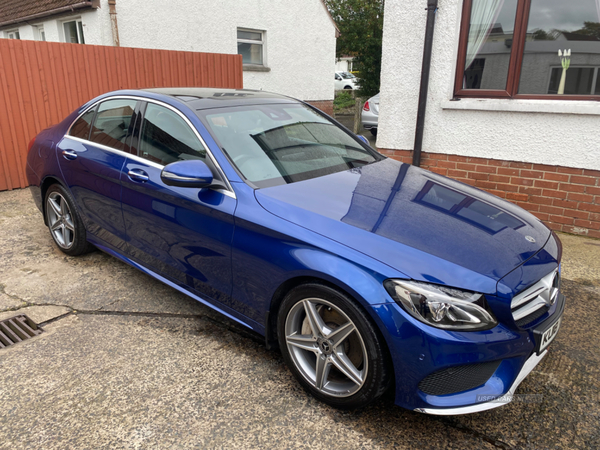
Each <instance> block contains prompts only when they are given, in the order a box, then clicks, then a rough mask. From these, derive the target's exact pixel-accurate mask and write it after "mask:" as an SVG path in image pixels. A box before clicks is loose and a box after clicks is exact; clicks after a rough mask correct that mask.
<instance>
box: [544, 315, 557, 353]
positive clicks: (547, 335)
mask: <svg viewBox="0 0 600 450" xmlns="http://www.w3.org/2000/svg"><path fill="white" fill-rule="evenodd" d="M561 321H562V318H560V319H558V320H557V321H556V323H555V324H554V325H552V326H551V327H550V328H548V329H547V330H546V331H544V334H542V339H541V341H540V349H539V350H538V354H540V353H542V352H543V351H544V349H545V348H546V347H548V345H549V344H550V342H552V341H553V340H554V338H555V337H556V335H557V334H558V329H559V328H560V322H561Z"/></svg>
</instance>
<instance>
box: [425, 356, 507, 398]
mask: <svg viewBox="0 0 600 450" xmlns="http://www.w3.org/2000/svg"><path fill="white" fill-rule="evenodd" d="M499 365H500V361H492V362H486V363H479V364H469V365H466V366H455V367H449V368H447V369H444V370H439V371H437V372H434V373H432V374H430V375H428V376H426V377H425V378H423V379H422V380H421V382H420V383H419V389H421V390H422V391H423V392H425V393H426V394H428V395H448V394H456V393H458V392H462V391H468V390H470V389H475V388H476V387H479V386H481V385H483V384H485V383H486V382H487V380H489V379H490V377H491V376H492V375H493V374H494V372H495V371H496V370H497V369H498V366H499Z"/></svg>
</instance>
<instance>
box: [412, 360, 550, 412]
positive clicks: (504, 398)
mask: <svg viewBox="0 0 600 450" xmlns="http://www.w3.org/2000/svg"><path fill="white" fill-rule="evenodd" d="M547 354H548V350H546V351H544V352H543V353H542V354H540V355H537V354H535V353H534V354H533V355H531V356H530V357H529V359H528V360H527V361H525V364H524V365H523V368H522V369H521V371H520V372H519V374H518V375H517V378H516V379H515V381H514V382H513V384H512V386H511V387H510V389H509V390H508V391H507V392H506V393H505V394H503V395H501V396H500V397H496V398H494V399H493V400H491V401H488V402H484V403H477V404H474V405H470V406H462V407H458V408H415V411H417V412H421V413H425V414H434V415H438V416H456V415H459V414H471V413H476V412H481V411H487V410H488V409H494V408H498V407H500V406H504V405H506V404H508V403H510V402H511V401H512V398H513V395H514V394H515V391H516V390H517V388H518V387H519V385H520V384H521V382H522V381H523V380H524V379H525V377H527V375H529V374H530V373H531V371H532V370H533V369H534V368H535V366H537V365H538V363H539V362H540V361H541V360H542V359H544V357H545V356H546V355H547ZM480 398H481V397H480Z"/></svg>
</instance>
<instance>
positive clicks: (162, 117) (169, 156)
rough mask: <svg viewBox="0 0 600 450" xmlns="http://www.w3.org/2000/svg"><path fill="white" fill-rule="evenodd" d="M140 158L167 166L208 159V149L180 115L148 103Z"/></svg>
mask: <svg viewBox="0 0 600 450" xmlns="http://www.w3.org/2000/svg"><path fill="white" fill-rule="evenodd" d="M140 156H141V157H142V158H145V159H148V160H150V161H153V162H155V163H158V164H162V165H167V164H170V163H172V162H175V161H181V160H186V159H205V158H206V149H205V148H204V147H203V146H202V144H201V143H200V141H199V140H198V137H197V136H196V135H195V133H194V132H193V131H192V129H191V128H190V126H189V125H188V124H187V123H186V122H185V121H184V120H183V119H182V118H181V117H180V116H179V115H178V114H176V113H174V112H173V111H171V110H169V109H167V108H164V107H162V106H159V105H156V104H154V103H148V106H147V107H146V113H145V114H144V123H143V125H142V135H141V140H140Z"/></svg>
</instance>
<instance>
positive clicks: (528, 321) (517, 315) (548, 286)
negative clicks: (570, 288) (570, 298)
mask: <svg viewBox="0 0 600 450" xmlns="http://www.w3.org/2000/svg"><path fill="white" fill-rule="evenodd" d="M559 289H560V273H558V270H553V271H552V272H550V273H549V274H548V275H546V276H545V277H544V278H542V279H541V280H540V281H538V282H537V283H536V284H534V285H533V286H531V287H530V288H528V289H525V290H524V291H523V292H521V293H519V294H518V295H516V296H515V298H513V300H512V302H511V304H510V309H511V311H512V315H513V319H514V320H515V323H516V324H517V326H519V327H521V328H527V327H528V326H530V325H533V324H534V323H535V322H536V321H537V320H538V319H539V318H540V317H542V316H544V315H545V314H546V313H547V312H548V310H549V309H550V307H551V306H552V305H554V303H555V302H556V300H557V299H558V292H559Z"/></svg>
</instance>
